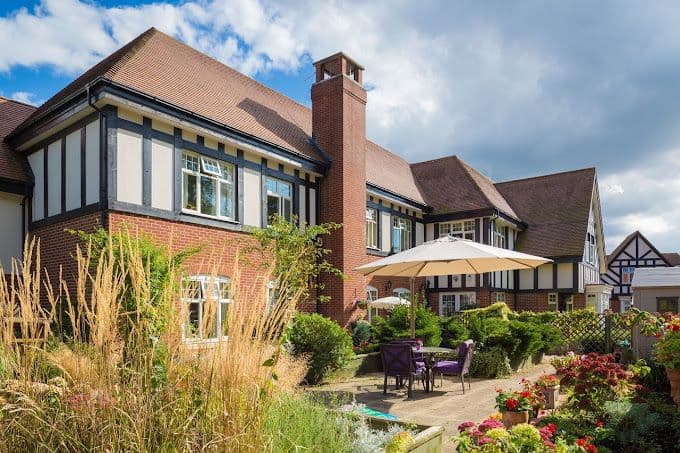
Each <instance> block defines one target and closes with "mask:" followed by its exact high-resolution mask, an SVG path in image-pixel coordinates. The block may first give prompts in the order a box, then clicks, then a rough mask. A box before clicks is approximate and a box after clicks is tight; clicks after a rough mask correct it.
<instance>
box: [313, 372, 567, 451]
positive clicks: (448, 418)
mask: <svg viewBox="0 0 680 453" xmlns="http://www.w3.org/2000/svg"><path fill="white" fill-rule="evenodd" d="M554 371H555V370H554V368H553V367H552V366H550V364H548V362H547V360H546V361H544V363H543V364H541V365H536V366H533V367H530V368H526V369H524V370H522V371H520V372H518V373H515V374H513V375H512V376H510V377H509V378H504V379H476V378H473V379H472V380H471V383H472V388H471V389H468V388H466V389H465V394H463V392H462V390H461V386H460V381H459V380H458V378H455V377H444V385H443V386H442V387H440V386H439V385H440V384H439V383H440V381H439V377H437V379H436V383H435V388H434V391H433V392H431V393H425V392H424V391H423V387H422V385H420V384H415V383H414V387H413V389H414V390H413V398H411V399H408V398H407V397H406V390H405V389H400V390H395V389H394V379H390V381H389V382H391V385H389V386H388V388H387V395H383V392H382V385H383V375H382V373H372V374H369V375H366V376H362V377H357V378H353V379H351V380H348V381H345V382H337V383H333V384H328V385H324V386H322V387H320V388H318V391H321V392H323V393H327V394H331V395H333V394H337V396H338V398H339V399H340V400H346V398H347V397H348V396H349V394H353V395H354V397H355V398H356V401H357V402H358V403H364V404H366V406H368V407H370V408H372V409H376V410H379V411H381V412H387V413H390V414H393V415H395V416H397V417H398V418H399V420H401V421H410V422H414V423H419V424H424V425H439V426H444V428H445V430H446V431H445V434H444V436H445V443H444V451H453V445H452V444H451V442H449V440H448V439H449V438H450V437H451V436H452V435H454V434H456V433H457V427H458V425H459V424H461V423H462V422H464V421H468V420H472V421H475V422H480V421H482V420H484V419H485V418H486V417H487V416H489V415H491V414H493V413H495V412H496V409H495V404H496V389H497V388H499V387H501V388H506V389H510V388H513V389H518V388H520V387H521V384H520V380H521V379H522V378H527V379H535V378H537V377H538V376H540V375H541V374H543V373H544V372H549V373H554ZM466 387H467V385H466ZM350 400H351V397H350Z"/></svg>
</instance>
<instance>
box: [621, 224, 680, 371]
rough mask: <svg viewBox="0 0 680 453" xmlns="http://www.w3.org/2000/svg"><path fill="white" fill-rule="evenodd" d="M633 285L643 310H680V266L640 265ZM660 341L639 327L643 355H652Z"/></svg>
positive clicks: (636, 301) (637, 337)
mask: <svg viewBox="0 0 680 453" xmlns="http://www.w3.org/2000/svg"><path fill="white" fill-rule="evenodd" d="M633 234H635V233H633ZM638 234H639V233H638ZM629 288H630V290H631V292H632V296H633V305H634V306H635V307H637V308H639V309H640V310H643V311H648V312H650V313H680V267H640V268H638V269H637V270H636V271H635V272H634V275H633V278H632V282H631V284H630V285H629ZM656 341H658V340H657V339H656V338H654V337H647V336H644V335H641V334H640V332H639V330H638V329H637V328H636V331H635V335H634V339H633V343H634V348H635V350H636V351H637V353H638V354H639V355H640V356H641V357H644V358H647V357H650V356H651V350H652V345H653V344H654V343H655V342H656Z"/></svg>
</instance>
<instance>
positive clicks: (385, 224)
mask: <svg viewBox="0 0 680 453" xmlns="http://www.w3.org/2000/svg"><path fill="white" fill-rule="evenodd" d="M391 232H392V216H390V213H389V212H385V211H382V212H381V213H380V237H381V243H382V244H381V246H380V249H381V250H382V251H383V252H389V251H390V250H392V244H391V243H390V242H391V241H390V238H391V237H392V234H391Z"/></svg>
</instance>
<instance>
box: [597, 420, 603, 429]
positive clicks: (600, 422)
mask: <svg viewBox="0 0 680 453" xmlns="http://www.w3.org/2000/svg"><path fill="white" fill-rule="evenodd" d="M603 426H604V422H603V421H602V420H598V422H597V427H598V428H602V427H603Z"/></svg>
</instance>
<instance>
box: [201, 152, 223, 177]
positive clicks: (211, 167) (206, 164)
mask: <svg viewBox="0 0 680 453" xmlns="http://www.w3.org/2000/svg"><path fill="white" fill-rule="evenodd" d="M201 163H202V164H203V171H204V172H206V173H209V174H211V175H216V176H222V171H221V170H220V164H219V162H217V161H216V160H215V159H210V158H209V157H204V156H203V157H201Z"/></svg>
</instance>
